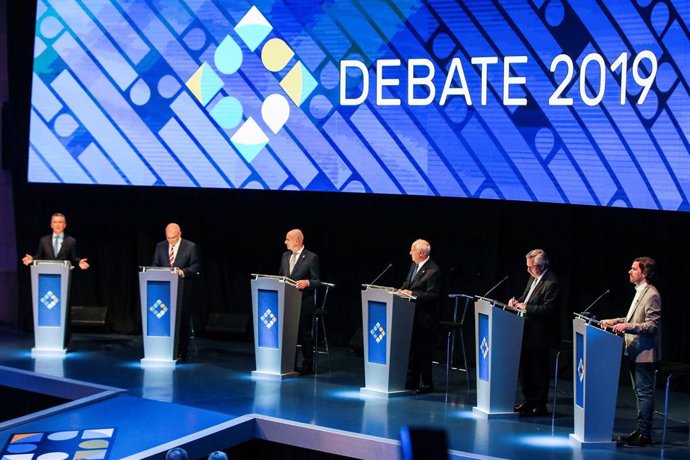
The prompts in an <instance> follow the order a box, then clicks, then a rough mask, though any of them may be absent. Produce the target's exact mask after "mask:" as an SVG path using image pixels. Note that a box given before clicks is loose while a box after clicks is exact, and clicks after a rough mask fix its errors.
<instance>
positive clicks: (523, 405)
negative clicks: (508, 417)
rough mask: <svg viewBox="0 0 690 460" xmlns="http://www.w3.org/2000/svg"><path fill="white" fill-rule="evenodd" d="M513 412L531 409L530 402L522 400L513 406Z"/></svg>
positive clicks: (523, 411)
mask: <svg viewBox="0 0 690 460" xmlns="http://www.w3.org/2000/svg"><path fill="white" fill-rule="evenodd" d="M513 409H514V410H515V412H520V413H525V412H529V411H531V410H532V404H530V403H528V402H527V401H523V402H521V403H520V404H518V405H517V406H515V407H514V408H513Z"/></svg>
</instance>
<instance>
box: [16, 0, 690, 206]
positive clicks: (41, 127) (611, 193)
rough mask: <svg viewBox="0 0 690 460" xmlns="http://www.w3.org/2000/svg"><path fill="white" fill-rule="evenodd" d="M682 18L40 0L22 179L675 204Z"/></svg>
mask: <svg viewBox="0 0 690 460" xmlns="http://www.w3.org/2000/svg"><path fill="white" fill-rule="evenodd" d="M689 18H690V4H689V3H688V2H680V1H675V2H671V1H669V2H653V1H650V0H640V1H637V2H630V1H629V0H623V1H614V0H609V1H605V2H603V1H588V0H581V1H577V2H572V3H569V2H561V1H557V0H556V1H540V0H534V1H532V2H503V1H496V0H476V1H472V0H468V1H464V2H459V1H449V0H428V1H412V0H367V1H344V0H330V1H300V2H297V1H285V0H283V1H276V0H272V1H271V0H265V1H255V2H248V1H243V0H232V1H224V0H148V1H135V0H129V1H125V0H93V1H77V0H60V1H57V0H39V1H38V9H37V21H36V39H35V52H34V68H33V81H32V103H31V120H30V121H31V132H30V143H29V169H28V178H29V181H31V182H45V183H78V184H120V185H144V186H174V187H207V188H228V189H268V190H305V191H332V192H357V193H382V194H402V195H426V196H448V197H472V198H486V199H502V200H503V199H505V200H518V201H533V202H549V203H573V204H585V205H598V206H616V207H629V208H644V209H662V210H683V211H688V210H690V203H689V202H688V193H689V192H690V161H689V160H690V157H689V153H688V152H689V147H688V146H689V139H690V100H689V99H690V98H689V97H688V90H689V88H688V84H689V82H690V70H689V69H690V58H689V57H688V53H689V51H690V39H689V36H690V34H689V31H688V24H690V22H689V21H688V20H689ZM645 52H646V53H651V54H652V55H653V57H654V59H655V61H656V62H655V65H652V62H651V59H650V58H648V56H649V55H647V58H643V59H637V58H641V57H642V56H643V55H644V53H645ZM622 53H627V54H626V55H625V56H624V59H623V61H617V59H618V58H619V56H621V55H622ZM559 55H566V56H568V57H569V60H570V61H571V63H573V64H572V65H571V67H570V69H569V68H568V66H567V64H566V63H556V64H557V65H554V62H555V61H554V59H555V58H556V57H557V56H559ZM590 55H596V56H595V57H597V56H598V57H597V59H598V60H594V61H591V60H590V62H588V64H587V65H586V66H585V65H583V63H584V61H585V60H586V59H589V58H587V56H590ZM509 56H523V57H526V60H525V61H524V62H517V63H513V64H512V67H509V68H508V69H507V71H506V67H504V65H503V64H505V63H506V62H507V60H508V58H507V57H509ZM481 57H495V58H496V62H497V63H495V64H491V65H486V66H485V72H483V71H482V67H481V66H480V65H479V64H473V63H472V59H473V58H481ZM413 60H420V61H423V62H425V63H431V65H432V67H433V72H434V74H433V76H429V73H430V72H431V70H430V69H429V68H428V67H424V66H418V67H414V68H412V69H413V70H412V72H410V73H408V71H409V67H408V65H409V63H410V62H413ZM343 61H357V62H359V63H361V64H362V65H363V69H364V72H363V71H361V69H359V68H357V67H356V66H355V67H347V68H346V70H342V69H341V65H342V63H343ZM396 62H399V65H396ZM458 62H459V63H460V65H461V70H462V72H461V73H462V75H460V73H459V70H458V68H457V67H456V66H457V64H458ZM391 63H392V64H391ZM454 66H455V67H454ZM600 69H603V71H602V72H601V73H600V72H599V70H600ZM622 69H625V72H623V70H622ZM568 70H571V72H570V74H569V73H568ZM425 75H427V76H429V78H428V80H427V84H426V85H425V84H423V83H419V84H416V85H410V83H411V82H412V81H413V79H412V78H411V76H414V77H415V78H418V79H422V80H423V79H424V77H425ZM449 75H450V76H451V78H450V79H449V80H448V81H449V82H450V83H449V85H448V88H450V91H444V90H447V89H448V88H445V84H446V83H447V79H448V78H449V77H448V76H449ZM650 76H651V78H649V77H650ZM521 78H522V83H519V82H518V81H519V80H520V79H521ZM483 80H484V84H485V88H484V91H482V84H483V83H482V81H483ZM509 80H512V81H513V84H512V86H509V87H508V93H506V82H507V81H509ZM638 80H641V81H642V84H641V83H640V82H638ZM429 82H432V83H433V87H434V89H433V90H432V89H431V87H430V86H429V84H428V83H429ZM516 82H517V83H516ZM646 86H648V88H646ZM463 87H464V88H465V89H466V92H467V95H468V96H469V97H471V104H470V103H468V102H469V101H468V99H467V98H466V97H465V96H463V95H461V94H458V93H457V91H458V88H463ZM557 89H558V91H560V96H561V97H563V98H573V102H572V104H571V105H558V104H554V103H552V101H551V98H552V97H553V95H554V93H555V92H556V91H557ZM643 89H644V90H643ZM365 90H367V91H365ZM454 90H455V93H454V92H453V91H454ZM432 91H433V94H432ZM443 92H447V93H448V94H446V95H445V96H446V98H445V101H444V102H443V103H441V99H442V97H443V95H442V94H441V93H443ZM482 92H483V93H484V94H482ZM583 92H584V93H585V94H584V96H586V97H587V98H589V100H592V99H596V97H597V95H600V96H601V97H600V98H599V99H597V100H596V103H594V104H586V103H584V102H583V100H584V97H583ZM645 92H646V94H644V97H643V93H645ZM506 94H507V95H508V97H512V98H524V100H525V102H524V103H523V104H510V103H506ZM621 94H622V95H623V96H622V97H623V102H624V103H622V104H621V101H620V99H621ZM430 95H431V96H434V97H432V98H428V96H430ZM360 96H362V97H361V101H359V102H358V103H356V104H346V103H343V101H344V98H348V99H349V100H355V99H358V98H359V97H360ZM414 98H416V100H417V101H420V100H424V99H425V98H427V102H425V103H422V104H418V105H415V104H412V103H410V101H411V100H412V99H414ZM642 99H644V102H643V103H640V102H641V101H642ZM396 100H397V101H400V103H399V104H397V103H394V104H390V101H396Z"/></svg>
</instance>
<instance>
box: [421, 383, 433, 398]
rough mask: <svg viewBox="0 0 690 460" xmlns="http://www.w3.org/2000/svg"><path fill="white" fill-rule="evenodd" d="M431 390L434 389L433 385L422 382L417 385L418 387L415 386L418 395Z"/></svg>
mask: <svg viewBox="0 0 690 460" xmlns="http://www.w3.org/2000/svg"><path fill="white" fill-rule="evenodd" d="M432 391H434V386H433V385H424V384H422V385H419V387H418V388H417V394H418V395H425V394H427V393H431V392H432Z"/></svg>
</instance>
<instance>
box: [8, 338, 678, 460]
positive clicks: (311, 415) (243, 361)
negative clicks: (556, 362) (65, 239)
mask: <svg viewBox="0 0 690 460" xmlns="http://www.w3.org/2000/svg"><path fill="white" fill-rule="evenodd" d="M32 345H33V337H32V336H31V335H27V334H24V333H19V332H16V331H13V330H8V329H2V330H0V365H2V366H7V367H10V368H14V369H20V370H25V371H31V372H36V373H39V374H44V375H50V376H53V377H56V378H58V379H73V380H78V381H85V382H91V383H95V384H98V385H103V386H108V387H115V388H119V389H123V390H125V391H124V392H123V393H119V394H116V395H114V396H112V397H109V398H107V399H102V400H96V401H93V402H91V403H87V404H85V405H82V406H79V407H74V408H71V409H69V410H66V411H63V412H60V413H58V414H55V415H51V416H47V417H44V418H40V419H37V420H33V421H26V422H25V423H22V424H18V425H15V426H11V427H9V428H5V429H3V430H2V431H0V447H6V446H7V445H8V440H10V439H11V436H13V435H15V434H17V433H34V432H41V433H51V432H61V433H64V432H68V431H69V430H72V431H74V430H76V431H79V430H89V429H101V430H103V429H110V428H112V429H114V431H113V432H112V433H113V434H112V436H111V437H110V440H109V441H107V442H106V441H103V440H100V441H99V442H101V444H103V443H104V442H105V443H106V445H107V446H108V449H107V453H108V455H109V458H112V459H115V458H123V457H126V456H129V455H135V454H136V453H137V452H141V451H144V450H146V449H151V448H153V447H155V446H160V445H162V444H165V443H169V442H171V441H174V440H176V439H180V438H182V437H184V436H186V435H190V434H192V433H195V432H198V431H201V430H204V429H208V428H210V427H213V426H215V425H218V424H220V423H223V422H227V421H231V420H233V419H235V418H237V417H240V416H244V415H246V414H260V415H262V416H267V417H275V418H278V419H284V420H289V421H292V422H300V423H303V424H307V425H311V426H319V427H323V428H326V429H334V430H343V431H345V432H350V433H354V434H357V435H359V434H361V435H368V436H375V437H381V438H387V439H390V440H396V441H397V440H398V439H399V433H400V428H401V427H402V426H405V425H415V426H419V425H421V426H434V427H441V428H444V429H445V430H446V431H447V433H448V440H449V447H450V449H453V450H456V451H460V452H465V453H470V454H474V455H475V456H477V457H500V458H511V459H534V458H540V459H574V458H587V459H589V458H593V459H618V458H630V457H631V456H633V457H635V458H679V459H680V458H690V442H689V438H690V437H689V434H688V427H687V426H685V427H681V426H679V425H678V424H677V423H673V422H671V423H670V425H669V431H668V434H667V441H666V442H667V446H666V448H665V449H663V450H662V449H661V447H660V445H659V443H660V441H661V419H660V417H658V416H657V417H656V419H655V428H654V439H655V441H656V442H657V443H656V444H655V445H653V446H650V447H646V448H642V449H621V448H619V449H615V448H613V449H600V448H599V449H597V448H587V449H580V448H577V447H575V445H574V444H573V443H571V441H570V440H569V437H568V435H569V433H571V432H572V423H573V410H572V381H570V380H567V381H562V382H561V383H560V384H559V387H560V390H562V391H563V392H564V394H559V403H558V406H557V407H556V417H555V420H554V422H553V423H552V418H551V416H548V417H536V418H519V419H518V418H515V419H508V420H505V419H503V420H502V419H492V420H488V421H487V420H484V419H481V418H478V417H476V416H475V415H474V414H473V412H472V406H473V405H474V403H475V399H476V395H475V392H474V390H473V388H471V389H469V390H468V388H467V385H466V382H465V376H464V374H462V373H458V372H454V373H453V375H452V383H451V385H450V390H449V392H448V394H445V393H443V392H442V391H437V392H435V393H431V394H427V395H414V394H411V395H407V396H400V397H395V398H389V399H384V398H380V397H372V396H366V395H363V394H361V393H360V391H359V389H360V387H362V386H363V385H364V371H363V364H362V359H361V358H358V357H356V356H355V355H354V354H352V353H351V352H350V351H349V350H347V349H344V348H334V347H332V349H331V353H330V366H329V360H328V359H327V358H326V356H325V355H321V356H320V357H319V374H318V375H316V376H309V377H300V378H294V379H288V380H284V381H282V382H281V381H270V380H252V378H251V377H250V372H251V371H252V370H253V369H254V355H253V347H252V344H250V343H245V342H225V341H219V340H210V339H196V340H195V341H193V342H192V344H190V348H191V352H192V354H191V359H190V360H189V362H187V363H184V364H181V365H178V366H177V367H176V368H175V369H142V368H141V367H140V365H139V359H140V358H141V357H142V355H143V348H142V343H141V339H140V338H139V337H134V336H123V335H113V334H109V335H104V334H83V333H82V334H75V335H74V336H73V339H72V343H71V346H70V352H69V354H68V355H67V357H66V358H65V359H64V360H63V359H54V358H47V359H46V358H42V359H33V358H32V357H31V353H30V349H31V347H32ZM329 367H330V369H329ZM473 383H474V382H472V386H473ZM1 384H2V382H0V385H1ZM435 384H436V387H437V390H439V389H440V390H442V389H443V384H444V375H443V368H442V367H441V366H437V367H436V368H435ZM656 396H657V408H660V407H662V403H663V399H662V398H663V394H662V391H661V390H660V389H659V390H657V395H656ZM672 404H673V406H672V410H671V413H672V416H674V418H678V419H683V420H687V419H688V418H690V398H689V397H688V394H686V393H677V394H673V395H672ZM634 406H635V404H634V400H633V398H632V395H631V390H630V387H627V386H621V388H620V389H619V394H618V407H617V418H616V421H615V432H616V433H627V432H629V431H631V430H632V429H633V428H634V425H635V420H634V418H635V407H634ZM549 409H551V407H549ZM76 431H75V432H76ZM56 436H57V435H56ZM94 436H95V435H94ZM94 445H97V444H94ZM3 452H5V451H3ZM3 458H4V457H3ZM8 458H10V457H8ZM16 458H18V459H19V458H20V457H16ZM25 458H31V457H25ZM46 458H48V457H46ZM50 458H52V457H50ZM56 458H57V457H56ZM92 458H96V457H92Z"/></svg>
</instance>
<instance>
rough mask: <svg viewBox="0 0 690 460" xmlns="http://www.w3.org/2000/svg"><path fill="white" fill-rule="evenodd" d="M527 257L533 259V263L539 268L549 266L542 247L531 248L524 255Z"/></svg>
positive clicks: (547, 257)
mask: <svg viewBox="0 0 690 460" xmlns="http://www.w3.org/2000/svg"><path fill="white" fill-rule="evenodd" d="M525 258H527V259H534V265H536V266H537V267H539V268H542V269H543V268H548V267H549V256H547V255H546V253H545V252H544V250H543V249H532V250H531V251H530V252H528V253H527V255H526V256H525Z"/></svg>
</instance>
